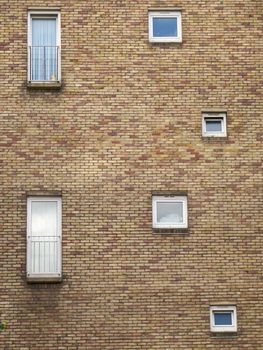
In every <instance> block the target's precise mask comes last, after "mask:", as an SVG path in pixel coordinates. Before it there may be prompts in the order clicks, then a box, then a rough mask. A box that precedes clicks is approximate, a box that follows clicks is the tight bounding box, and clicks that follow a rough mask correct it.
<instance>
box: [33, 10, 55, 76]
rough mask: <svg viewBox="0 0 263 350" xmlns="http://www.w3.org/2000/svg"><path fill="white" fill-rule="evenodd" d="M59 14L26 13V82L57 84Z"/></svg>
mask: <svg viewBox="0 0 263 350" xmlns="http://www.w3.org/2000/svg"><path fill="white" fill-rule="evenodd" d="M60 80H61V74H60V12H59V11H30V12H29V13H28V81H33V82H53V83H56V82H59V81H60Z"/></svg>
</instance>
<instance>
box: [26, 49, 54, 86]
mask: <svg viewBox="0 0 263 350" xmlns="http://www.w3.org/2000/svg"><path fill="white" fill-rule="evenodd" d="M28 65H29V67H28V69H29V74H28V80H29V81H50V82H51V81H54V82H56V81H59V80H60V48H59V46H29V47H28Z"/></svg>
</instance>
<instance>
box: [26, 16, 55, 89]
mask: <svg viewBox="0 0 263 350" xmlns="http://www.w3.org/2000/svg"><path fill="white" fill-rule="evenodd" d="M34 17H35V18H47V17H50V18H54V17H56V24H57V38H56V39H57V42H56V46H57V47H58V80H56V82H61V15H60V11H54V10H52V11H51V10H50V11H49V10H46V11H44V10H43V11H40V10H31V11H28V18H27V45H28V54H27V80H28V81H29V82H34V83H37V82H39V83H43V82H44V83H52V82H53V81H52V80H44V81H38V80H31V77H30V47H31V45H32V18H34Z"/></svg>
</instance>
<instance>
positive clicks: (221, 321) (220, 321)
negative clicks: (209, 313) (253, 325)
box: [214, 312, 232, 326]
mask: <svg viewBox="0 0 263 350" xmlns="http://www.w3.org/2000/svg"><path fill="white" fill-rule="evenodd" d="M214 318H215V326H231V325H232V312H220V313H216V312H215V313H214Z"/></svg>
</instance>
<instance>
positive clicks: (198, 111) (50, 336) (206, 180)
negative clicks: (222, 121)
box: [0, 0, 263, 350]
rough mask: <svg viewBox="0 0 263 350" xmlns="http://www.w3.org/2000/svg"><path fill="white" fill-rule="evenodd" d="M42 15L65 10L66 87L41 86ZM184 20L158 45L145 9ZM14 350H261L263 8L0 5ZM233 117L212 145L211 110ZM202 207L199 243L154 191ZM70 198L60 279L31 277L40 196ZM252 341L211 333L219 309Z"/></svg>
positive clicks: (5, 307) (4, 307)
mask: <svg viewBox="0 0 263 350" xmlns="http://www.w3.org/2000/svg"><path fill="white" fill-rule="evenodd" d="M28 7H31V8H33V7H36V8H37V7H42V8H49V7H53V8H60V12H61V45H62V56H61V64H62V87H61V88H60V89H55V90H48V89H33V88H31V89H30V88H28V87H27V11H28ZM170 7H176V8H181V10H182V27H183V42H182V43H165V44H163V43H160V44H157V43H154V44H153V43H149V41H148V9H150V8H170ZM0 10H1V11H0V17H1V24H2V25H1V27H0V38H1V40H0V41H1V43H0V51H1V54H0V75H1V89H0V121H1V123H0V128H1V134H0V149H1V152H0V157H1V158H0V159H1V160H0V163H1V172H0V181H1V196H0V213H1V221H0V227H1V235H0V242H1V243H0V245H1V255H0V269H1V284H0V291H1V294H0V295H1V297H0V320H6V321H7V322H8V327H7V329H6V330H5V331H4V332H2V333H1V334H0V348H1V349H5V350H18V349H19V350H49V349H61V350H62V349H70V350H77V349H78V350H80V349H81V350H86V349H87V350H91V349H92V350H174V349H180V350H183V349H185V350H190V349H194V350H204V349H216V350H244V349H249V350H260V349H263V345H262V344H263V330H262V329H263V316H262V315H263V301H262V300H263V292H262V290H263V289H262V287H263V276H262V257H263V256H262V248H263V244H262V243H263V242H262V233H260V228H261V224H262V191H261V190H262V188H261V187H260V185H261V184H262V182H261V179H262V178H261V176H262V170H261V165H262V163H261V162H262V158H261V157H262V148H261V147H262V144H261V142H262V129H261V130H260V127H261V126H262V112H263V99H262V97H263V96H262V95H263V92H262V83H263V80H262V72H263V66H262V64H263V63H262V54H263V52H262V51H263V44H262V43H263V41H262V29H263V28H262V19H263V18H262V14H263V4H262V1H261V0H248V1H243V0H225V1H222V0H209V1H205V0H185V1H172V2H171V1H168V0H163V1H155V0H152V1H149V0H140V1H130V0H126V1H121V0H109V1H100V0H93V1H81V0H74V1H73V0H67V1H40V0H34V1H32V0H31V1H26V0H10V1H3V0H1V1H0ZM213 110H216V111H226V112H227V134H228V135H227V137H226V138H204V137H202V132H201V115H202V111H213ZM178 192H184V193H187V196H188V217H189V227H188V229H187V231H186V232H183V233H182V232H177V231H175V232H172V233H170V232H167V231H161V232H160V231H158V232H156V231H154V230H153V229H152V207H151V206H152V199H151V198H152V194H153V193H159V194H166V193H178ZM54 194H56V195H59V196H61V198H62V237H63V244H62V246H63V254H62V258H63V281H62V282H61V283H34V284H33V283H32V284H31V283H28V281H27V279H26V225H27V224H26V211H27V208H26V200H27V196H28V195H54ZM220 304H223V305H224V304H225V305H236V306H237V317H238V321H237V322H238V331H237V333H235V334H224V335H218V334H212V333H211V332H210V326H209V307H210V305H220Z"/></svg>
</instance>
